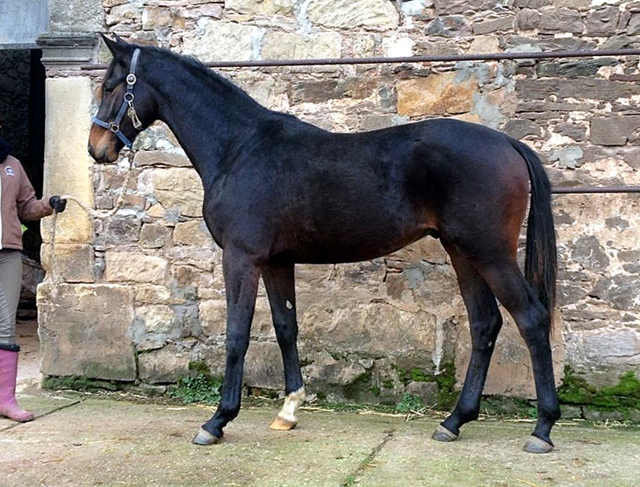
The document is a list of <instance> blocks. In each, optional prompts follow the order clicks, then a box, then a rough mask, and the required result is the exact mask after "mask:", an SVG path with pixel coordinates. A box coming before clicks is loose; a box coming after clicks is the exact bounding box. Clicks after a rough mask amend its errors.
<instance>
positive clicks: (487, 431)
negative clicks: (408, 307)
mask: <svg viewBox="0 0 640 487" xmlns="http://www.w3.org/2000/svg"><path fill="white" fill-rule="evenodd" d="M432 430H433V424H431V422H430V421H412V422H409V423H405V425H403V426H401V427H399V428H398V429H397V430H396V431H395V432H394V434H393V435H392V436H391V437H390V438H389V439H388V441H387V442H386V443H385V445H384V448H383V449H381V451H380V453H379V454H378V455H376V457H375V458H374V459H373V460H372V461H371V464H370V465H367V464H365V465H364V468H362V469H361V471H360V472H358V474H357V476H356V478H355V480H357V481H358V483H357V485H363V486H368V487H369V486H371V487H375V486H389V485H410V486H424V487H444V486H446V487H489V486H491V487H526V486H529V487H592V486H593V487H596V486H597V487H604V486H607V487H638V486H639V485H640V429H638V428H629V429H620V428H611V427H604V426H600V427H588V426H585V425H584V424H581V423H577V422H576V423H566V422H562V423H560V424H559V425H557V426H556V427H555V428H554V429H553V440H554V443H555V444H556V448H555V449H554V450H553V451H552V452H551V453H548V454H544V455H532V454H530V453H526V452H524V451H523V450H522V446H523V445H524V443H525V441H526V439H527V437H528V436H529V435H530V433H531V431H532V430H533V423H532V422H531V423H529V422H509V421H499V422H496V421H485V422H476V423H471V424H468V425H466V426H464V428H463V430H462V434H461V436H460V438H459V439H458V440H457V441H455V442H452V443H437V442H434V441H430V440H429V436H430V434H431V432H432ZM398 479H402V484H397V483H396V482H397V481H398Z"/></svg>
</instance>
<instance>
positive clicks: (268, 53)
mask: <svg viewBox="0 0 640 487" xmlns="http://www.w3.org/2000/svg"><path fill="white" fill-rule="evenodd" d="M341 49H342V37H341V36H340V34H338V33H337V32H323V33H317V34H309V35H306V36H303V35H300V34H295V33H291V32H274V31H269V32H267V33H266V34H265V35H264V38H263V40H262V47H261V50H260V55H261V56H262V58H263V59H322V58H339V57H340V52H341Z"/></svg>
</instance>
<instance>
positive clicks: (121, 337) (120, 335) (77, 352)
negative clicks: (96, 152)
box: [38, 1, 137, 381]
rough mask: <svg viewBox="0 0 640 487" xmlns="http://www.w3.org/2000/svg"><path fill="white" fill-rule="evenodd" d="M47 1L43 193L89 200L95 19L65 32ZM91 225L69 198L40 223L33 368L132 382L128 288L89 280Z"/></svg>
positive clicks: (92, 251) (91, 268)
mask: <svg viewBox="0 0 640 487" xmlns="http://www.w3.org/2000/svg"><path fill="white" fill-rule="evenodd" d="M64 3H65V4H69V3H71V4H82V5H83V6H85V7H87V9H89V10H87V11H90V8H89V7H90V5H89V4H91V3H92V2H78V1H76V2H64ZM93 3H96V4H97V5H100V2H99V1H98V2H93ZM51 4H52V5H53V7H52V8H53V10H52V22H51V25H55V26H56V27H57V28H58V31H56V32H49V33H47V34H46V35H43V36H41V37H40V38H39V39H38V44H39V46H40V47H41V48H42V51H43V56H42V62H43V64H44V66H45V68H46V70H47V80H46V126H45V167H44V192H45V194H49V195H54V194H57V195H70V196H73V197H74V198H77V199H78V200H79V201H81V202H82V203H83V204H84V205H86V206H88V207H93V206H94V188H93V175H92V168H93V160H92V159H91V157H90V156H89V154H88V152H87V141H88V137H89V131H90V128H91V115H92V112H93V109H94V106H93V105H94V102H93V99H94V98H93V86H92V79H91V78H90V77H89V76H88V75H86V74H84V73H83V72H82V71H81V69H80V66H81V65H82V64H87V63H91V62H94V61H95V60H96V57H97V48H98V39H97V36H96V34H95V31H96V30H100V29H101V25H102V23H101V21H99V24H98V25H96V26H94V27H91V26H90V30H89V31H88V32H81V33H78V32H71V31H69V28H70V27H73V26H74V25H79V24H78V23H77V22H76V23H75V24H67V23H65V22H64V16H63V15H62V13H61V11H60V9H58V10H56V8H55V6H56V5H58V4H59V2H51ZM58 6H59V7H60V8H62V7H63V5H62V4H61V3H60V4H59V5H58ZM72 10H73V8H72V7H69V11H72ZM79 12H80V14H81V13H83V12H85V11H84V10H80V11H79ZM75 15H76V13H75V11H74V16H75ZM78 15H79V14H78ZM91 18H93V17H91ZM74 19H75V17H74ZM54 20H55V23H54ZM76 20H77V19H76ZM54 222H55V239H52V236H53V234H52V230H53V224H54ZM93 225H94V220H93V218H92V217H90V216H89V215H88V214H87V213H86V212H85V211H84V210H83V209H82V208H81V207H80V206H78V205H77V204H76V203H75V202H73V201H69V203H68V204H67V209H66V211H65V212H64V213H62V214H60V215H57V216H56V217H55V220H54V217H49V218H46V219H45V220H44V221H43V223H42V237H43V246H42V263H43V267H44V268H45V270H46V271H47V277H46V278H45V281H44V283H43V284H41V285H40V286H39V288H38V310H39V320H38V321H39V334H40V339H41V346H42V354H43V357H42V363H41V372H42V373H43V374H45V375H48V376H81V377H86V378H88V379H106V380H117V381H133V380H135V379H136V377H137V365H136V358H135V351H134V348H133V344H132V337H131V326H132V322H133V318H134V309H133V294H134V293H133V290H132V289H131V288H130V287H128V286H123V285H113V284H104V283H100V282H97V280H96V275H95V272H94V269H95V267H96V266H95V261H96V257H95V248H94V228H93ZM114 310H117V312H116V313H114V312H113V311H114ZM89 344H90V346H89Z"/></svg>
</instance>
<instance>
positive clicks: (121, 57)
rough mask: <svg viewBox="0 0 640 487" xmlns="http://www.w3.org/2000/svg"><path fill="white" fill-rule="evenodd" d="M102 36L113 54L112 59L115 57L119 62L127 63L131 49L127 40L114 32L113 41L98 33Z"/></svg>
mask: <svg viewBox="0 0 640 487" xmlns="http://www.w3.org/2000/svg"><path fill="white" fill-rule="evenodd" d="M100 35H101V36H102V40H103V41H104V43H105V44H106V46H107V48H108V49H109V51H111V54H113V57H114V59H117V60H118V62H120V63H121V64H123V65H124V64H127V63H128V62H129V59H130V57H131V53H132V50H133V46H132V45H131V44H129V43H128V42H126V41H124V40H122V38H121V37H120V36H118V35H117V34H114V37H115V41H112V40H111V39H109V38H108V37H107V36H106V35H105V34H102V33H101V34H100Z"/></svg>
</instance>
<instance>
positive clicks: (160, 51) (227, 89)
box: [139, 46, 271, 111]
mask: <svg viewBox="0 0 640 487" xmlns="http://www.w3.org/2000/svg"><path fill="white" fill-rule="evenodd" d="M139 47H140V48H141V49H143V52H146V53H148V54H151V55H152V56H154V57H155V58H156V59H157V60H159V61H161V60H163V59H167V58H168V59H170V60H171V61H173V62H175V63H177V64H179V65H180V66H181V67H182V68H184V69H185V70H186V71H188V72H189V73H190V74H191V75H192V76H194V77H195V78H197V79H199V80H200V81H202V82H203V83H204V84H207V85H209V86H211V87H212V88H214V89H215V90H217V91H218V92H220V91H222V92H224V93H227V94H229V95H235V96H237V97H239V99H244V100H245V101H249V102H251V103H253V104H255V105H256V106H257V107H260V108H262V109H264V110H268V109H267V108H265V107H263V106H262V105H260V104H259V103H258V102H257V101H255V100H254V99H253V98H251V96H249V95H248V94H247V93H246V92H245V91H244V90H243V89H242V88H240V87H239V86H237V85H236V84H234V83H233V82H231V81H230V80H228V79H226V78H225V77H223V76H222V75H221V74H219V73H217V72H215V71H213V70H212V69H210V68H208V67H206V66H205V65H204V64H203V63H202V61H200V60H199V59H197V58H195V57H193V56H187V55H184V54H178V53H176V52H173V51H170V50H169V49H165V48H161V47H156V46H139ZM268 111H271V110H268Z"/></svg>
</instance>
